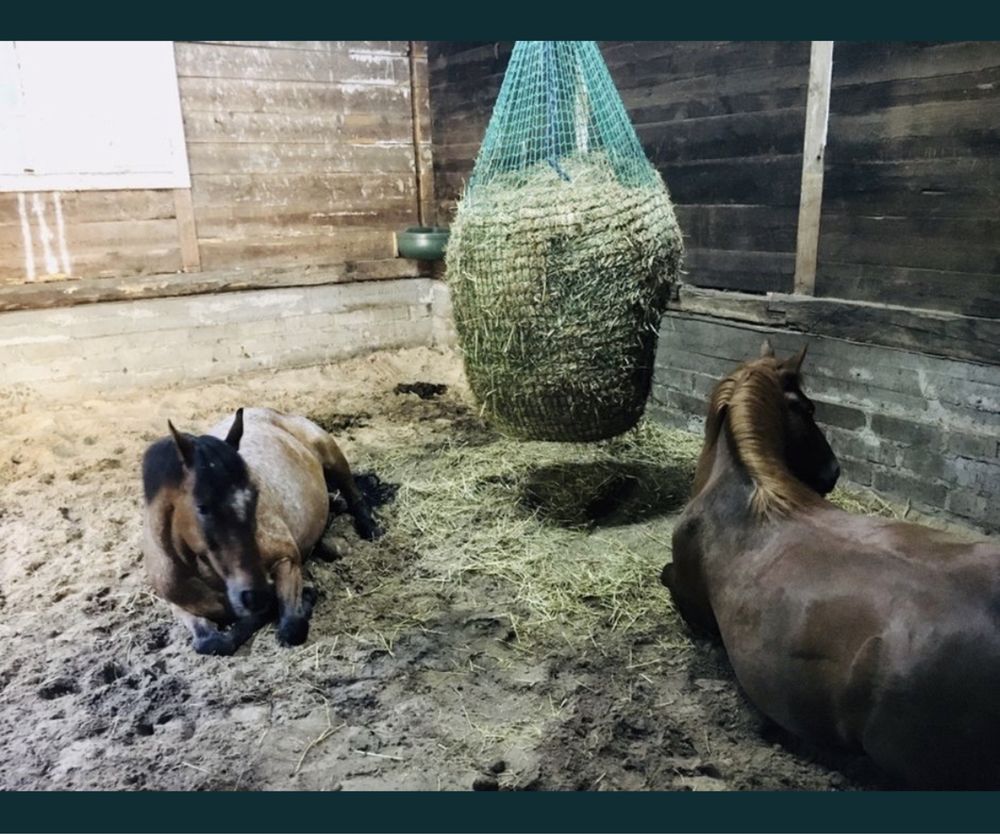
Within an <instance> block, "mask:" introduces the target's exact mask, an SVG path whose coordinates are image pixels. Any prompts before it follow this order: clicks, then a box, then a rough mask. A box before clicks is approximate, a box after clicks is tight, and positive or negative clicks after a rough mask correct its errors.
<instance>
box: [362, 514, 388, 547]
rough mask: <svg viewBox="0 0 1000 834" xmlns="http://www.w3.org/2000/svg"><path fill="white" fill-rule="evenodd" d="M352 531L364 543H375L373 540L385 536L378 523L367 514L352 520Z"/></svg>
mask: <svg viewBox="0 0 1000 834" xmlns="http://www.w3.org/2000/svg"><path fill="white" fill-rule="evenodd" d="M354 529H355V530H357V531H358V535H359V536H361V538H363V539H365V540H366V541H370V542H371V541H375V539H380V538H382V536H384V535H385V530H383V529H382V528H381V527H380V526H379V525H378V523H377V522H376V521H375V519H374V518H372V517H371V516H370V515H368V514H367V513H366V514H365V515H359V516H356V517H355V519H354Z"/></svg>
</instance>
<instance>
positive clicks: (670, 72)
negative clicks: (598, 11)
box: [601, 41, 809, 91]
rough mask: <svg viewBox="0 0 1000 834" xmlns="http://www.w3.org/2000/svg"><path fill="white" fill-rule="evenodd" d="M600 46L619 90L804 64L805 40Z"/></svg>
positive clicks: (647, 43) (806, 42) (806, 53)
mask: <svg viewBox="0 0 1000 834" xmlns="http://www.w3.org/2000/svg"><path fill="white" fill-rule="evenodd" d="M601 51H602V54H603V55H604V58H605V61H606V62H607V64H608V69H609V70H610V71H611V76H612V78H613V79H614V81H615V84H616V86H617V87H618V89H619V90H622V91H624V90H630V89H633V88H635V87H640V86H645V85H648V84H656V83H658V82H659V81H661V80H662V79H663V78H665V77H669V78H676V79H679V78H690V77H696V76H700V75H716V76H719V75H724V74H726V73H731V72H739V71H742V70H749V69H759V68H763V67H808V65H809V41H756V42H755V41H716V42H710V41H627V42H619V43H617V44H614V45H611V44H603V45H602V50H601Z"/></svg>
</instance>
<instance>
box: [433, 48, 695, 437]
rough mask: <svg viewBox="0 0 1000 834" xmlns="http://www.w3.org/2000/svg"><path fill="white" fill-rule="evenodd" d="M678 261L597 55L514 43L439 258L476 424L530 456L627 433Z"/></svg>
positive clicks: (662, 190) (651, 182)
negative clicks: (545, 443)
mask: <svg viewBox="0 0 1000 834" xmlns="http://www.w3.org/2000/svg"><path fill="white" fill-rule="evenodd" d="M681 254H682V244H681V235H680V231H679V229H678V227H677V222H676V219H675V217H674V212H673V207H672V206H671V203H670V198H669V196H668V193H667V189H666V186H665V185H664V183H663V180H662V178H661V177H660V175H659V172H657V170H656V169H655V168H654V167H653V166H652V165H651V164H650V163H649V161H648V160H647V159H646V157H645V154H644V153H643V151H642V146H641V145H640V143H639V140H638V138H637V137H636V135H635V131H634V129H633V128H632V125H631V122H630V121H629V119H628V115H627V113H626V111H625V107H624V105H623V104H622V102H621V99H620V98H619V96H618V93H617V91H616V90H615V88H614V84H613V82H612V81H611V77H610V75H609V73H608V70H607V67H606V66H605V65H604V61H603V59H602V58H601V55H600V52H599V50H598V48H597V45H596V44H595V43H593V42H580V41H560V42H553V41H542V42H538V41H535V42H519V43H517V44H516V46H515V48H514V52H513V55H512V56H511V61H510V65H509V67H508V70H507V74H506V76H505V78H504V83H503V86H502V88H501V91H500V95H499V97H498V99H497V103H496V106H495V108H494V111H493V116H492V118H491V120H490V124H489V128H488V130H487V132H486V138H485V139H484V141H483V145H482V147H481V149H480V152H479V156H478V158H477V160H476V165H475V168H474V171H473V175H472V178H471V180H470V182H469V186H468V188H467V190H466V192H465V194H464V195H463V198H462V201H461V202H460V204H459V207H458V211H457V214H456V218H455V221H454V223H453V225H452V230H451V237H450V240H449V244H448V249H447V252H446V263H447V279H448V283H449V285H450V287H451V291H452V303H453V307H454V313H455V324H456V329H457V331H458V336H459V341H460V344H461V347H462V351H463V354H464V359H465V368H466V373H467V376H468V379H469V384H470V387H471V388H472V391H473V393H474V394H475V395H476V397H477V399H478V400H479V401H480V403H481V404H482V406H483V409H484V411H485V412H486V413H487V414H488V415H489V416H491V417H492V418H493V419H494V420H495V421H496V422H497V423H498V424H499V425H500V427H501V428H502V429H504V430H505V431H507V432H508V433H509V434H512V435H514V436H517V437H522V438H525V439H535V440H576V441H583V440H597V439H601V438H606V437H611V436H614V435H616V434H620V433H621V432H623V431H625V430H627V429H629V428H631V427H632V426H633V425H635V423H636V422H637V421H638V419H639V417H640V416H641V415H642V411H643V409H644V407H645V404H646V400H647V399H648V396H649V390H650V386H651V381H652V373H653V362H654V357H655V352H656V342H657V331H658V328H659V323H660V318H661V316H662V314H663V310H664V307H665V304H666V301H667V296H668V291H669V285H670V283H671V281H672V280H673V279H674V277H675V276H676V274H677V271H678V269H679V267H680V260H681Z"/></svg>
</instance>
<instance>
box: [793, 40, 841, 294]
mask: <svg viewBox="0 0 1000 834" xmlns="http://www.w3.org/2000/svg"><path fill="white" fill-rule="evenodd" d="M832 78H833V41H813V42H812V54H811V56H810V60H809V92H808V96H807V99H806V128H805V138H804V140H803V148H802V187H801V189H800V197H799V230H798V239H797V242H796V247H795V292H797V293H800V294H803V295H812V294H813V293H814V291H815V288H816V262H817V259H818V256H819V222H820V215H821V214H822V210H823V157H824V154H825V151H826V130H827V124H828V122H829V120H830V86H831V81H832Z"/></svg>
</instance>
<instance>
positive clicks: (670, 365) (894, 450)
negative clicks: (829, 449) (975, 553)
mask: <svg viewBox="0 0 1000 834" xmlns="http://www.w3.org/2000/svg"><path fill="white" fill-rule="evenodd" d="M765 336H768V337H769V338H770V339H771V341H772V343H773V344H774V346H775V350H776V351H778V353H779V354H782V353H790V352H792V351H795V350H798V349H799V348H800V347H801V346H802V345H803V344H804V343H806V342H808V344H809V355H808V358H807V360H806V364H805V366H804V373H805V375H806V376H805V389H806V392H807V393H808V394H809V396H810V397H812V398H814V399H815V401H816V414H817V418H818V420H819V422H820V423H821V424H822V426H823V428H824V430H825V431H826V432H827V437H828V438H829V440H830V443H831V444H832V445H833V448H834V451H836V453H837V455H838V457H839V458H840V460H841V465H842V468H843V472H844V478H845V479H846V480H849V481H850V482H852V483H855V484H860V485H862V486H868V487H871V488H873V489H875V490H877V491H878V492H880V493H882V494H883V495H885V496H886V497H888V498H890V499H893V500H895V501H898V502H899V503H901V504H902V503H905V502H906V501H909V502H910V504H911V506H912V507H913V508H914V509H916V510H918V511H920V512H924V513H928V514H938V515H940V514H942V513H943V514H944V516H945V517H946V518H948V519H949V520H952V521H956V522H959V523H962V524H967V525H972V526H974V527H977V528H979V529H982V530H985V531H987V532H993V533H996V532H1000V367H997V366H995V365H978V364H975V363H969V362H958V361H953V360H949V359H940V358H936V357H932V356H927V355H925V354H921V353H915V352H910V351H904V350H897V349H892V348H883V347H878V346H875V345H867V344H858V343H854V342H848V341H843V340H839V339H831V338H820V337H815V336H806V335H804V334H801V333H792V332H788V331H782V330H770V329H767V328H760V327H752V326H749V325H737V324H731V323H724V322H719V321H713V320H710V319H700V318H692V317H687V316H683V315H668V316H667V317H666V318H664V320H663V327H662V330H661V335H660V347H659V353H658V356H657V371H656V379H655V384H654V391H653V401H652V403H651V406H650V408H651V411H652V413H653V414H654V415H655V416H657V417H658V418H659V419H662V420H665V421H667V422H669V423H671V424H674V425H681V426H683V427H686V428H690V429H694V430H698V431H700V430H701V421H702V417H703V414H704V411H705V407H706V403H707V399H708V396H709V394H710V392H711V390H712V388H713V387H714V385H715V383H716V382H717V381H718V380H719V379H720V378H721V377H722V376H723V375H725V374H726V373H728V372H729V371H730V370H732V368H734V367H735V366H736V365H737V364H738V363H739V362H742V361H743V360H745V359H747V358H750V357H754V356H756V355H757V354H758V351H759V349H760V344H761V341H762V340H763V338H764V337H765Z"/></svg>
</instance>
